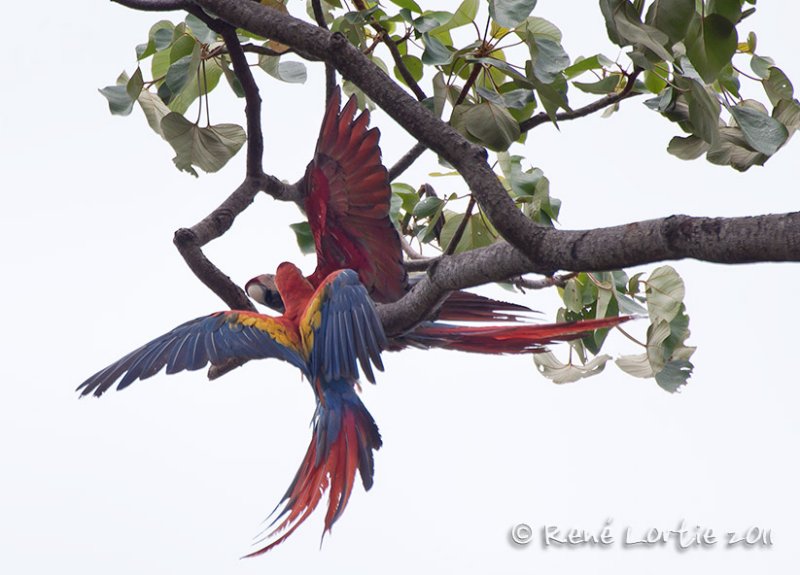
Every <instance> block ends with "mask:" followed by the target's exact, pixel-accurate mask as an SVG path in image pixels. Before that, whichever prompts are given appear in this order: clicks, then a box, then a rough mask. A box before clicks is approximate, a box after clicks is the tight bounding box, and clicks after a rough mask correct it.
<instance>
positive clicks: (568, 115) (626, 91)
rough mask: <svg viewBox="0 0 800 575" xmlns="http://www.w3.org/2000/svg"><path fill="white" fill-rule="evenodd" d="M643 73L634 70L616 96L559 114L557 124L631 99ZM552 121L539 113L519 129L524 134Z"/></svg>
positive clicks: (605, 97) (521, 124) (612, 95)
mask: <svg viewBox="0 0 800 575" xmlns="http://www.w3.org/2000/svg"><path fill="white" fill-rule="evenodd" d="M641 72H642V70H641V68H634V70H633V72H631V73H630V74H628V75H627V78H628V83H627V84H625V87H624V88H623V89H622V90H621V91H620V92H618V93H616V94H610V95H608V96H603V97H602V98H600V99H599V100H595V101H594V102H592V103H591V104H587V105H586V106H583V107H582V108H578V109H577V110H572V111H570V112H559V113H557V114H556V122H564V121H566V120H576V119H578V118H583V117H584V116H588V115H589V114H594V113H595V112H599V111H600V110H603V109H604V108H607V107H608V106H611V105H613V104H616V103H617V102H621V101H622V100H624V99H626V98H630V97H631V96H635V95H636V92H634V91H633V88H634V84H635V83H636V77H637V76H638V75H639V74H640V73H641ZM549 121H550V116H548V115H547V114H546V113H545V112H539V113H538V114H536V115H535V116H531V117H530V118H528V119H527V120H523V121H522V122H520V123H519V129H520V130H521V131H522V132H527V131H528V130H532V129H533V128H535V127H536V126H539V125H541V124H544V123H546V122H549Z"/></svg>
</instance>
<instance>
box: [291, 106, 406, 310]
mask: <svg viewBox="0 0 800 575" xmlns="http://www.w3.org/2000/svg"><path fill="white" fill-rule="evenodd" d="M340 100H341V96H340V94H339V90H336V92H335V93H334V95H333V97H332V98H331V99H330V101H329V102H328V108H327V110H326V112H325V119H324V120H323V123H322V128H321V130H320V135H319V140H318V141H317V149H316V152H315V154H314V160H313V161H312V162H311V163H310V164H309V166H308V169H307V170H306V178H305V181H306V185H307V189H306V193H307V195H306V199H305V205H304V207H305V211H306V214H307V215H308V222H309V225H310V226H311V230H312V233H313V235H314V242H315V245H316V250H317V269H316V271H315V272H314V274H312V276H311V277H310V278H309V279H310V280H311V282H312V283H313V284H314V285H315V286H318V285H319V284H320V283H321V282H322V281H323V280H324V279H325V278H326V277H327V276H328V274H330V273H331V272H334V271H336V270H340V269H345V268H350V269H353V270H355V271H356V272H357V273H358V275H359V277H360V279H361V282H362V283H363V284H364V286H365V287H366V288H367V291H368V292H369V293H370V294H371V295H372V297H373V298H374V299H375V300H377V301H380V302H390V301H396V300H398V299H400V297H402V296H403V294H404V293H405V288H406V272H405V268H404V267H403V264H402V250H401V247H400V237H399V236H398V234H397V231H396V230H395V228H394V225H393V224H392V221H391V219H390V217H389V208H390V206H391V198H392V189H391V186H390V185H389V177H388V173H387V171H386V168H385V167H384V166H383V164H382V163H381V149H380V147H379V145H378V141H379V139H380V132H379V131H378V129H377V128H373V129H371V130H368V129H367V125H368V124H369V111H366V110H365V111H364V112H363V113H361V114H360V115H359V116H358V117H357V118H355V112H356V100H355V97H351V98H350V100H348V102H347V104H345V106H344V108H343V109H342V111H341V112H340V111H339V103H340Z"/></svg>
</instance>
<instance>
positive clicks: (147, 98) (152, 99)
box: [136, 90, 170, 136]
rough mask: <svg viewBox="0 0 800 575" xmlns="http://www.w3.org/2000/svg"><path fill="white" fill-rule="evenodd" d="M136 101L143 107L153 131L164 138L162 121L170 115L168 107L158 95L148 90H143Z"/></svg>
mask: <svg viewBox="0 0 800 575" xmlns="http://www.w3.org/2000/svg"><path fill="white" fill-rule="evenodd" d="M136 101H137V102H139V105H140V106H141V107H142V111H143V112H144V116H145V118H146V119H147V123H148V124H149V125H150V127H151V128H152V129H153V131H154V132H155V133H156V134H158V135H159V136H163V134H162V133H161V120H163V119H164V116H166V115H167V114H169V113H170V109H169V108H168V107H167V105H166V104H165V103H164V102H163V101H162V100H161V98H159V97H158V96H157V95H156V94H153V93H152V92H150V91H148V90H142V92H141V93H140V94H139V97H138V99H137V100H136Z"/></svg>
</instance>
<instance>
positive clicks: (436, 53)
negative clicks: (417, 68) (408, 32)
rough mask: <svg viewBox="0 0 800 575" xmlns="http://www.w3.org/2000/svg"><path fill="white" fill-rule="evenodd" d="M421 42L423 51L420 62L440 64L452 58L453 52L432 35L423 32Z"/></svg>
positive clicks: (430, 64) (431, 64)
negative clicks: (423, 47)
mask: <svg viewBox="0 0 800 575" xmlns="http://www.w3.org/2000/svg"><path fill="white" fill-rule="evenodd" d="M422 43H423V44H424V45H425V51H424V52H423V53H422V63H423V64H427V65H429V66H441V65H443V64H447V63H449V62H450V60H451V59H452V58H453V53H452V52H451V51H450V50H449V49H448V48H447V47H446V46H445V45H444V44H442V43H441V42H440V41H439V40H437V39H436V38H435V37H434V36H431V35H430V34H429V33H427V32H424V33H423V34H422Z"/></svg>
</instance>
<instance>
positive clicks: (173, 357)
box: [78, 262, 387, 555]
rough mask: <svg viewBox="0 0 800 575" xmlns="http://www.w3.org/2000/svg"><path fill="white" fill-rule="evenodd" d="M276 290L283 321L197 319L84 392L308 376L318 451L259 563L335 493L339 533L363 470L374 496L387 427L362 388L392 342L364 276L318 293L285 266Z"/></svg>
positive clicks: (311, 453)
mask: <svg viewBox="0 0 800 575" xmlns="http://www.w3.org/2000/svg"><path fill="white" fill-rule="evenodd" d="M275 281H276V284H277V289H278V292H279V293H280V295H281V297H282V300H283V303H284V304H285V313H284V314H283V315H282V316H280V317H271V316H267V315H261V314H258V313H254V312H249V311H224V312H217V313H214V314H211V315H209V316H206V317H200V318H197V319H195V320H192V321H189V322H186V323H184V324H182V325H180V326H178V327H176V328H175V329H173V330H172V331H170V332H169V333H166V334H164V335H162V336H161V337H158V338H156V339H154V340H153V341H151V342H149V343H146V344H145V345H143V346H142V347H140V348H139V349H137V350H135V351H133V352H131V353H129V354H128V355H126V356H125V357H123V358H122V359H120V360H118V361H116V362H114V363H112V364H111V365H109V366H108V367H106V368H105V369H103V370H101V371H99V372H97V373H96V374H94V375H93V376H92V377H90V378H89V379H87V380H86V381H84V382H83V383H82V384H81V385H80V386H79V387H78V390H79V391H80V392H81V396H86V395H89V394H94V395H95V396H100V395H102V394H103V393H104V392H105V391H107V390H108V389H109V388H110V387H111V386H113V385H114V383H115V382H116V381H117V380H118V379H120V376H122V378H121V379H120V381H119V383H118V384H117V389H123V388H125V387H127V386H128V385H130V384H131V383H133V382H134V381H135V380H137V379H146V378H148V377H151V376H153V375H155V374H156V373H158V372H159V371H161V369H162V368H163V367H164V366H166V368H167V369H166V371H167V373H168V374H169V373H175V372H178V371H183V370H197V369H201V368H202V367H204V366H205V365H206V364H208V363H209V362H210V363H211V364H213V365H219V364H222V363H225V362H226V361H228V360H231V359H246V360H249V359H261V358H268V357H274V358H277V359H281V360H284V361H287V362H289V363H290V364H292V365H294V366H295V367H297V368H298V369H300V371H302V372H303V374H304V375H305V377H306V378H307V379H308V381H309V382H310V383H311V385H312V388H313V390H314V393H315V395H316V400H317V407H316V411H315V414H314V419H313V434H312V438H311V442H310V444H309V446H308V451H307V452H306V455H305V458H304V459H303V462H302V464H301V465H300V469H299V470H298V472H297V475H296V476H295V478H294V480H293V481H292V484H291V485H290V487H289V489H288V490H287V492H286V494H285V495H284V497H283V499H282V501H281V504H282V505H283V508H282V511H281V513H280V514H279V516H278V519H281V518H283V520H282V521H281V523H280V524H279V525H278V526H277V527H276V528H275V529H274V530H272V531H271V532H270V533H269V534H268V535H267V539H273V541H272V542H270V543H268V544H265V545H263V546H262V547H261V548H259V549H258V550H256V551H255V552H253V553H251V555H258V554H260V553H264V552H266V551H268V550H269V549H271V548H272V547H274V546H275V545H278V544H279V543H281V542H282V541H284V540H285V539H286V538H287V537H288V536H289V535H291V534H292V532H294V530H295V529H296V528H297V527H298V526H299V525H300V524H301V523H302V522H303V521H305V519H306V518H307V517H308V516H309V515H310V514H311V513H312V512H313V511H314V509H315V508H316V506H317V504H318V503H319V501H320V499H321V498H322V495H323V494H324V492H325V491H326V490H329V500H328V511H327V514H326V515H325V529H324V531H323V534H324V533H325V532H327V531H330V530H331V527H332V526H333V524H334V522H335V521H336V520H337V519H338V518H339V517H340V516H341V514H342V512H343V511H344V509H345V507H346V506H347V502H348V499H349V497H350V493H351V490H352V487H353V482H354V479H355V473H356V469H358V472H359V474H360V475H361V481H362V483H363V485H364V488H365V489H369V488H370V487H371V486H372V481H373V474H374V467H373V453H372V452H373V451H375V450H377V449H378V448H380V446H381V437H380V434H379V432H378V427H377V426H376V424H375V421H374V420H373V419H372V416H371V415H370V414H369V412H368V411H367V409H366V407H364V404H363V403H361V400H360V399H359V398H358V395H356V392H355V390H354V389H353V387H354V385H355V384H356V383H357V379H358V377H359V369H358V365H359V364H360V365H361V369H363V371H364V375H365V376H366V378H367V379H368V380H369V381H371V382H373V383H374V381H375V378H374V373H373V371H372V366H373V365H374V366H375V367H376V368H378V369H379V370H383V365H382V363H381V357H380V354H381V351H382V350H383V349H385V348H386V346H387V340H386V336H385V335H384V333H383V327H382V326H381V323H380V319H379V318H378V316H377V315H376V312H375V307H374V304H373V303H372V300H371V299H370V298H369V296H368V295H367V291H366V289H365V288H364V286H363V285H361V283H360V282H359V281H358V276H357V274H356V273H355V272H353V271H352V270H338V271H335V272H333V273H331V274H329V275H328V276H327V277H326V278H324V279H323V280H322V281H321V282H320V285H319V287H317V288H316V289H315V288H314V287H313V286H312V285H311V284H310V283H309V282H308V281H307V280H306V279H305V278H304V277H303V276H302V274H301V273H300V271H299V270H298V269H297V267H295V266H294V264H291V263H287V262H285V263H282V264H281V265H280V266H279V267H278V270H277V274H276V275H275ZM278 519H276V521H277V520H278Z"/></svg>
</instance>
